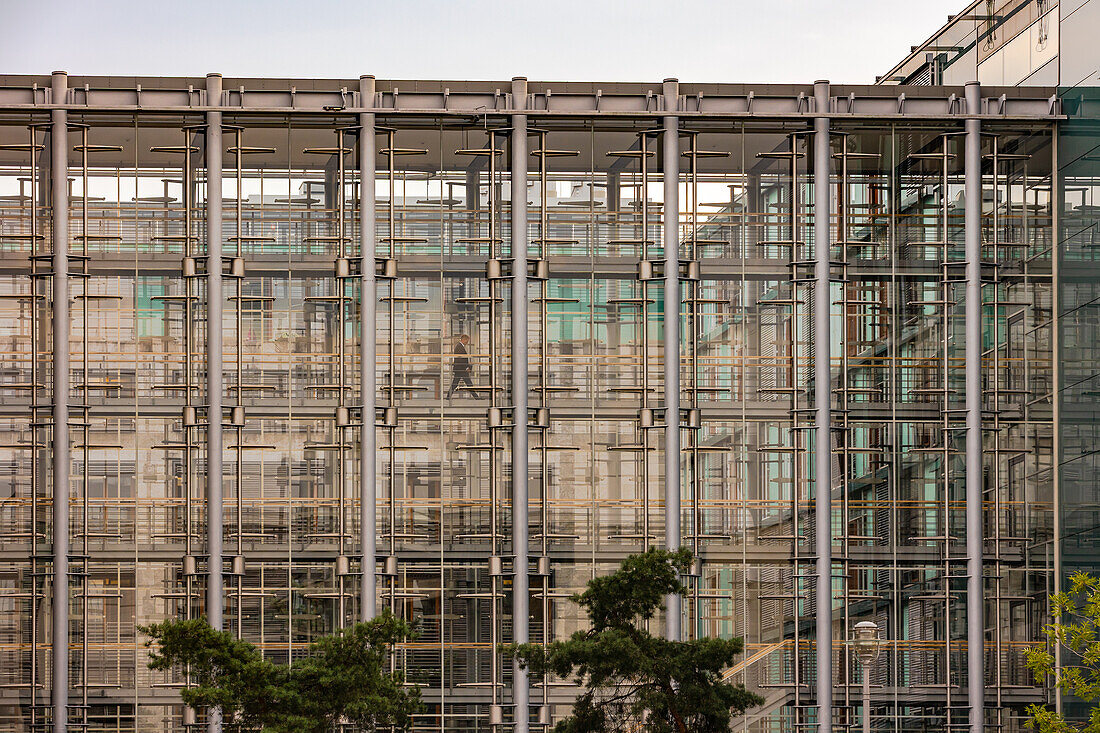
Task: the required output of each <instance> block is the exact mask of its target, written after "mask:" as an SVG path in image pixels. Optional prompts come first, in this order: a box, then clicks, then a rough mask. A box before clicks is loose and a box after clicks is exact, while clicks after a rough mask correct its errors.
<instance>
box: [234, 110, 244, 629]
mask: <svg viewBox="0 0 1100 733" xmlns="http://www.w3.org/2000/svg"><path fill="white" fill-rule="evenodd" d="M234 133H235V136H236V138H237V145H236V163H237V166H236V168H237V171H236V173H237V191H236V194H237V203H236V234H237V247H236V256H237V258H238V259H239V260H241V261H242V262H243V261H244V192H243V186H244V170H243V165H244V160H243V157H242V156H243V150H242V146H243V145H244V140H243V135H244V130H242V129H241V128H239V127H238V128H235V129H234ZM234 280H236V283H235V285H236V290H237V297H236V304H235V306H234V309H233V316H234V320H235V321H236V331H237V333H236V342H237V343H236V349H235V351H236V354H235V356H236V362H237V363H236V370H237V405H236V408H237V409H236V410H235V411H234V419H233V421H232V422H233V431H234V433H235V439H236V442H237V451H236V453H237V455H236V456H235V457H234V458H235V461H234V469H235V474H236V475H235V484H236V486H235V487H234V488H235V493H236V495H237V496H236V499H237V555H236V557H237V558H239V559H238V560H236V562H239V563H243V561H244V516H243V515H244V425H243V424H242V423H241V422H240V421H238V419H237V417H241V418H243V416H244V358H243V357H244V354H243V353H242V352H243V351H244V314H243V312H242V311H243V308H244V273H243V272H242V273H239V276H238V277H235V278H234ZM237 413H239V415H238V414H237ZM237 569H238V568H236V567H234V571H236V570H237ZM242 569H243V568H242ZM234 574H235V576H236V577H235V580H236V586H237V588H236V590H237V608H236V615H237V637H238V638H240V637H241V636H242V632H243V630H244V613H243V609H242V603H243V602H244V574H243V573H236V572H235V573H234Z"/></svg>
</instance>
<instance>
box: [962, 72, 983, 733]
mask: <svg viewBox="0 0 1100 733" xmlns="http://www.w3.org/2000/svg"><path fill="white" fill-rule="evenodd" d="M981 101H982V93H981V87H980V86H979V84H978V82H976V81H972V82H967V84H966V113H967V114H968V115H977V114H980V113H981ZM981 135H982V124H981V122H980V121H979V120H977V119H968V120H967V121H966V152H965V158H964V165H965V168H964V170H965V174H964V175H965V197H966V206H965V215H966V228H965V250H966V308H965V318H966V669H967V682H968V690H967V691H968V699H969V705H970V730H971V731H972V733H982V730H983V726H984V722H985V663H984V662H985V613H984V610H985V601H984V599H983V598H982V547H983V544H984V541H983V540H984V538H983V537H982V221H981V216H982V138H981Z"/></svg>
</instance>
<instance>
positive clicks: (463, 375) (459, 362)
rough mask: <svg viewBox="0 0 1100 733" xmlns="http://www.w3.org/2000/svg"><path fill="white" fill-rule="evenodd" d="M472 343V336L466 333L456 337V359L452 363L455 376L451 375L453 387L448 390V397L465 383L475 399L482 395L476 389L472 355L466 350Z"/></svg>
mask: <svg viewBox="0 0 1100 733" xmlns="http://www.w3.org/2000/svg"><path fill="white" fill-rule="evenodd" d="M469 343H470V337H469V336H467V335H466V334H464V333H463V334H460V335H459V337H458V338H457V339H455V346H454V359H453V361H452V364H451V369H452V370H453V376H452V377H451V388H450V390H448V392H447V399H451V398H452V397H453V396H454V393H455V392H456V391H457V390H458V388H459V386H461V385H465V389H466V391H467V392H469V393H470V394H471V395H473V396H474V399H479V398H480V397H481V395H479V394H478V393H477V392H475V391H474V380H473V376H472V372H471V369H470V356H469V352H468V351H467V350H466V346H467V345H468V344H469Z"/></svg>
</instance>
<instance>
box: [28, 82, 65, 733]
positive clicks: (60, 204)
mask: <svg viewBox="0 0 1100 733" xmlns="http://www.w3.org/2000/svg"><path fill="white" fill-rule="evenodd" d="M66 84H67V77H66V75H65V72H63V71H56V72H54V74H53V86H52V90H53V93H54V94H55V95H63V94H64V93H65V87H66ZM50 122H51V123H52V129H51V130H50V188H51V199H52V204H53V209H52V211H53V353H54V365H53V640H52V641H53V649H54V654H53V696H52V703H53V729H54V733H65V731H67V730H68V729H69V472H70V468H71V465H70V464H71V461H72V459H71V455H70V445H69V328H70V326H71V320H70V317H69V164H68V160H69V128H68V119H67V115H66V113H65V111H64V110H53V111H52V112H51V113H50ZM34 388H35V389H37V386H35V387H34Z"/></svg>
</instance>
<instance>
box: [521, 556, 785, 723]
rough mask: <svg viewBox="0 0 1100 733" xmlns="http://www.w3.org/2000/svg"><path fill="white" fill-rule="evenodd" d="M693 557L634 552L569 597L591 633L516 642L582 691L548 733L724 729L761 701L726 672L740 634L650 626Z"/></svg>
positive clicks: (535, 665) (536, 663)
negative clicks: (655, 631) (679, 632)
mask: <svg viewBox="0 0 1100 733" xmlns="http://www.w3.org/2000/svg"><path fill="white" fill-rule="evenodd" d="M691 560H692V554H691V552H690V551H688V550H684V549H682V550H679V551H677V552H670V551H667V550H659V549H651V550H649V551H647V552H645V553H642V554H639V555H631V556H630V557H628V558H627V559H626V560H625V561H623V563H622V566H621V568H620V569H619V570H618V571H617V572H615V573H613V574H611V575H608V576H604V577H600V578H595V579H593V580H591V581H589V583H588V587H587V589H586V590H585V591H584V592H583V593H581V594H579V595H575V596H573V600H574V601H575V602H576V603H578V604H580V606H581V607H582V608H583V609H584V610H585V611H586V612H587V613H588V620H589V628H588V630H586V631H578V632H576V633H574V634H573V635H572V636H571V637H570V638H569V639H566V640H564V641H555V642H553V643H551V644H550V645H548V646H546V647H544V646H542V645H541V644H522V645H518V646H515V647H513V648H512V652H513V654H514V655H515V656H516V657H517V658H518V659H519V661H520V663H521V664H522V665H523V666H525V667H527V668H528V669H529V670H530V672H531V674H532V675H534V676H536V677H541V676H542V675H543V674H550V675H554V676H557V677H560V678H572V679H573V680H575V681H576V683H577V684H579V685H581V686H582V687H583V689H584V691H583V692H582V693H581V694H580V696H578V698H577V700H576V702H575V703H574V706H573V713H572V715H570V716H569V717H568V718H565V719H564V720H562V721H560V722H559V723H558V724H557V726H556V727H555V728H554V729H553V730H554V733H611V732H612V731H615V732H617V733H618V732H627V731H638V732H639V733H640V731H643V730H644V731H646V733H689V731H690V733H726V732H727V731H729V727H730V718H731V716H732V715H733V714H734V713H742V712H744V711H745V710H746V709H747V708H749V707H752V706H754V705H760V704H762V703H763V702H764V701H763V700H762V699H761V698H760V697H758V696H757V695H754V694H752V693H751V692H749V691H747V690H746V689H745V688H744V687H743V686H742V685H735V684H733V683H730V682H726V681H724V680H723V679H722V673H723V671H724V670H726V669H728V668H729V667H730V666H732V665H733V664H734V662H735V660H736V657H737V655H738V654H739V653H740V652H741V650H742V648H743V644H742V641H741V639H714V638H700V639H693V640H691V641H669V640H668V639H664V638H662V637H659V636H654V635H652V634H650V633H649V631H648V630H647V629H646V626H647V625H648V624H647V622H648V621H650V620H651V619H653V618H654V616H656V614H657V612H658V611H659V610H661V609H662V608H663V607H664V599H665V597H666V596H667V595H668V594H670V593H684V592H686V591H687V588H686V587H685V586H684V584H683V582H682V581H681V579H680V578H681V574H682V573H685V572H687V570H688V568H689V567H690V566H691Z"/></svg>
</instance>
